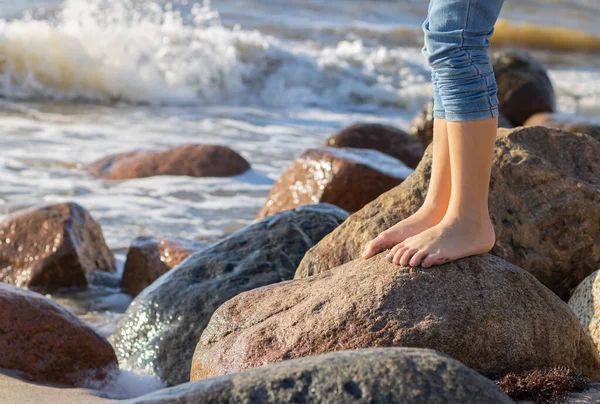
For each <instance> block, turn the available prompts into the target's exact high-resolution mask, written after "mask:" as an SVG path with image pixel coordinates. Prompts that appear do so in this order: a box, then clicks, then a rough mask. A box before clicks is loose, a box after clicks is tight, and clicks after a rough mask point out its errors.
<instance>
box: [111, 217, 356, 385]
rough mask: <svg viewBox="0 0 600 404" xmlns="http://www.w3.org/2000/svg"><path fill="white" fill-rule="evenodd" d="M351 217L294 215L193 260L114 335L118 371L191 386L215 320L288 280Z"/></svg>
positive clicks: (157, 285) (140, 301)
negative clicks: (247, 295) (244, 296)
mask: <svg viewBox="0 0 600 404" xmlns="http://www.w3.org/2000/svg"><path fill="white" fill-rule="evenodd" d="M346 217H347V213H346V212H344V211H343V210H341V209H339V208H337V207H334V206H332V205H314V206H306V207H301V208H297V209H295V210H291V211H286V212H282V213H279V214H277V215H274V216H271V217H269V218H267V219H264V220H262V221H260V222H258V223H255V224H253V225H250V226H248V227H246V228H244V229H242V230H240V231H238V232H236V233H234V234H232V235H230V236H229V237H227V238H225V239H223V240H221V241H220V242H218V243H217V244H215V245H213V246H211V247H208V248H207V249H205V250H202V251H200V252H198V253H195V254H194V255H192V256H190V257H189V258H188V259H187V260H185V261H184V262H183V263H181V265H179V266H178V267H177V268H175V269H173V270H171V271H169V272H167V273H166V274H165V275H163V276H162V277H161V278H159V279H158V280H157V281H155V282H154V283H153V284H152V285H150V286H149V287H148V288H146V289H144V291H143V292H142V293H141V294H139V295H138V296H137V298H136V299H135V300H134V301H133V302H132V304H131V305H130V306H129V308H128V309H127V312H126V313H125V314H124V316H123V318H122V319H121V320H120V322H119V324H118V329H117V332H116V333H115V334H114V335H113V337H112V338H113V343H114V346H115V347H116V350H117V355H118V357H119V361H120V362H121V364H122V365H123V366H124V367H125V368H128V369H133V370H137V371H143V372H146V373H149V374H152V375H156V376H158V377H160V378H161V379H162V380H164V381H166V382H167V383H169V384H179V383H184V382H186V381H188V380H189V371H190V363H191V359H192V355H193V352H194V347H195V346H196V343H197V342H198V339H199V338H200V334H201V333H202V330H203V329H204V326H205V325H206V324H207V323H208V321H209V319H210V316H211V315H212V313H213V312H214V311H215V310H216V309H217V307H219V306H220V305H221V304H223V302H225V301H227V300H228V299H230V298H232V297H233V296H235V295H237V294H239V293H241V292H244V291H246V290H250V289H254V288H257V287H260V286H263V285H268V284H271V283H275V282H280V281H282V280H285V279H290V278H292V277H293V275H294V270H295V268H296V267H297V266H298V264H299V263H300V260H301V259H302V256H304V254H305V252H306V251H307V250H308V249H309V248H310V247H312V246H313V245H314V244H315V243H317V242H318V241H319V240H320V239H321V238H323V237H324V236H325V235H326V234H327V233H329V232H331V231H332V230H333V229H334V228H336V227H337V226H338V225H339V224H340V223H341V222H343V221H344V220H345V219H346Z"/></svg>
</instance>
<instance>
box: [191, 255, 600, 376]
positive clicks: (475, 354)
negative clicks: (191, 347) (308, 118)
mask: <svg viewBox="0 0 600 404" xmlns="http://www.w3.org/2000/svg"><path fill="white" fill-rule="evenodd" d="M367 347H414V348H430V349H435V350H437V351H440V352H443V353H445V354H447V355H449V356H451V357H453V358H455V359H456V360H458V361H460V362H462V363H463V364H465V365H466V366H469V367H471V368H473V369H475V370H477V371H478V372H480V373H482V374H483V375H484V376H487V377H490V378H496V377H501V376H503V375H505V374H506V373H509V372H520V371H525V370H531V369H535V368H545V367H551V366H557V365H562V366H567V367H570V368H572V369H574V370H576V371H580V372H582V373H583V374H584V375H586V376H588V377H591V378H594V379H599V378H600V356H599V355H598V352H596V350H595V347H594V345H593V343H592V341H591V340H590V338H589V337H588V336H587V335H586V333H585V331H584V330H583V328H582V326H581V324H580V323H579V320H578V319H577V317H576V316H575V314H574V313H573V312H572V311H571V309H570V308H569V306H567V304H566V303H564V302H562V301H561V300H560V299H559V298H558V297H557V296H556V295H554V294H553V293H552V292H551V291H549V290H548V289H547V288H545V287H544V286H543V285H541V284H540V283H539V282H538V281H537V280H536V279H535V278H534V277H533V276H531V275H530V274H528V273H527V272H525V271H523V270H522V269H520V268H518V267H516V266H514V265H512V264H510V263H508V262H506V261H504V260H502V259H500V258H498V257H494V256H492V255H490V254H484V255H479V256H474V257H468V258H465V259H462V260H458V261H454V262H451V263H447V264H444V265H441V266H439V267H437V268H429V269H423V268H420V267H416V268H410V267H398V266H395V265H394V264H391V263H388V262H387V261H386V260H385V259H384V256H383V254H380V255H379V256H377V257H375V258H373V259H371V260H368V261H366V260H363V259H358V260H356V261H352V262H350V263H348V264H346V265H343V266H341V267H338V268H335V269H333V270H331V271H328V272H325V273H322V274H319V275H316V276H314V277H310V278H307V279H301V280H296V281H291V282H283V283H279V284H275V285H270V286H266V287H262V288H260V289H255V290H252V291H249V292H246V293H242V294H240V295H238V296H236V297H234V298H233V299H231V300H229V301H228V302H226V303H225V304H223V305H222V306H221V307H220V308H219V309H217V311H216V312H215V313H214V314H213V316H212V318H211V321H210V322H209V324H208V325H207V326H206V328H205V329H204V332H203V334H202V336H201V337H200V341H199V343H198V346H197V347H196V352H195V354H194V358H193V361H192V379H193V380H197V379H203V378H208V377H213V376H219V375H223V374H227V373H233V372H237V371H240V370H243V369H248V368H253V367H257V366H261V365H264V364H266V363H273V362H279V361H282V360H286V359H295V358H300V357H305V356H311V355H318V354H322V353H326V352H332V351H339V350H347V349H357V348H367Z"/></svg>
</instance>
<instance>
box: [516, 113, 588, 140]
mask: <svg viewBox="0 0 600 404" xmlns="http://www.w3.org/2000/svg"><path fill="white" fill-rule="evenodd" d="M523 126H546V127H548V128H556V129H562V130H566V131H567V132H572V133H586V134H588V135H590V136H591V137H593V138H594V139H596V140H598V141H600V125H596V124H595V123H592V122H586V121H585V119H581V118H578V117H567V116H564V115H559V114H548V113H539V114H535V115H533V116H531V117H530V118H529V119H528V120H527V121H526V122H525V123H524V124H523Z"/></svg>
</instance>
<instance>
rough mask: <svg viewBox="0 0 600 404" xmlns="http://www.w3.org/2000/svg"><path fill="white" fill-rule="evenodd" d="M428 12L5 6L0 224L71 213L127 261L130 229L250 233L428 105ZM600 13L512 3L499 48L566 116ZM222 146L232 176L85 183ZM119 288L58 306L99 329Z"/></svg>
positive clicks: (558, 3)
mask: <svg viewBox="0 0 600 404" xmlns="http://www.w3.org/2000/svg"><path fill="white" fill-rule="evenodd" d="M426 12H427V2H426V1H423V0H371V1H364V0H361V1H359V0H328V1H323V0H303V1H294V0H214V1H213V2H212V3H211V2H208V1H205V2H202V1H192V0H179V1H173V2H167V1H162V0H0V133H1V136H0V178H2V180H1V181H0V219H1V218H2V217H3V216H5V215H8V214H10V213H11V212H13V211H15V210H18V209H21V208H24V207H28V206H32V205H36V204H40V203H54V202H61V201H75V202H77V203H79V204H81V205H83V206H84V207H85V208H87V209H88V210H89V211H90V212H91V213H92V215H93V217H94V218H95V219H96V220H97V221H98V222H100V223H101V225H102V227H103V230H104V234H105V237H106V240H107V242H108V244H109V245H110V247H111V248H113V250H114V251H115V253H116V255H117V258H118V259H119V260H120V264H121V270H122V260H123V259H124V254H125V252H126V249H127V246H128V244H129V242H130V241H131V240H132V239H133V238H134V237H136V236H138V235H150V236H157V237H164V236H174V237H182V238H199V239H215V238H218V237H221V236H223V235H225V234H228V233H231V232H233V231H235V230H237V229H239V228H241V227H242V226H244V225H246V224H248V223H250V222H251V221H252V220H253V219H254V217H255V215H256V213H257V212H258V211H259V210H260V208H261V206H262V204H263V202H264V200H265V199H266V196H267V194H268V192H269V190H270V188H271V186H272V184H273V182H274V180H275V179H276V178H277V177H278V176H279V175H280V174H281V173H282V172H283V170H285V168H286V167H287V166H288V165H289V164H290V163H291V162H292V160H293V159H294V157H295V156H297V155H298V154H300V153H301V152H303V151H304V150H305V149H307V148H309V147H314V146H318V145H320V144H321V143H322V142H323V141H324V140H325V139H326V138H327V137H328V136H329V135H330V134H332V133H334V132H335V131H336V130H338V129H340V128H342V127H344V126H347V125H350V124H352V123H354V122H358V121H362V122H381V123H387V124H391V125H395V126H398V127H400V128H403V129H407V127H408V124H409V122H410V120H411V119H412V117H413V116H414V115H415V114H416V113H417V112H418V111H419V110H420V109H421V108H422V106H423V104H424V103H425V102H426V101H427V100H428V99H429V98H430V96H431V90H432V87H431V84H430V82H429V77H430V76H429V71H428V68H427V66H426V65H425V63H424V61H423V59H422V56H421V52H420V48H421V46H422V38H421V31H420V26H421V23H422V21H423V20H424V18H425V14H426ZM598 21H600V2H598V1H597V0H552V1H550V0H518V1H517V0H507V1H506V5H505V8H504V10H503V13H502V15H501V21H500V22H499V24H498V26H497V29H496V36H495V37H494V40H493V43H494V47H495V48H497V49H499V48H500V47H521V48H527V49H529V50H530V51H532V52H533V53H534V54H535V56H536V57H538V58H539V59H540V60H541V61H543V62H544V63H546V65H547V66H548V67H549V70H550V76H551V79H552V81H553V83H554V86H555V89H556V92H557V95H558V109H559V111H560V112H563V113H568V114H579V115H582V116H585V117H586V118H588V119H590V120H598V119H600V25H599V24H597V22H598ZM185 143H209V144H224V145H228V146H230V147H232V148H233V149H235V150H237V151H238V152H240V153H241V154H242V155H243V156H244V157H245V158H246V159H247V160H248V161H249V162H250V163H251V164H252V167H253V170H252V171H251V172H249V173H246V174H244V175H242V176H238V177H233V178H218V179H217V178H205V179H195V178H187V177H156V178H146V179H140V180H130V181H125V182H107V181H102V180H97V179H93V178H91V177H90V176H89V175H88V174H87V173H86V172H85V171H84V170H83V166H84V165H85V164H87V163H91V162H92V161H94V160H96V159H98V158H101V157H103V156H105V155H107V154H111V153H119V152H125V151H130V150H134V149H163V148H167V147H171V146H176V145H180V144H185ZM118 276H119V274H117V275H116V276H113V277H103V278H101V279H100V280H99V282H98V285H95V286H93V287H91V288H90V290H88V291H61V292H60V293H57V294H56V295H54V296H52V297H53V298H54V299H55V300H57V301H59V302H60V303H62V304H64V305H66V306H67V307H70V308H71V309H72V310H74V311H75V312H76V313H77V314H78V315H80V316H81V317H82V318H83V319H84V320H85V321H87V322H89V323H90V324H92V325H93V326H94V327H96V328H97V329H98V330H99V331H100V332H101V333H102V334H104V335H110V334H111V333H112V332H114V327H115V324H116V321H117V320H118V318H119V316H120V313H122V312H123V311H124V310H125V308H126V307H127V305H128V304H129V302H130V298H129V297H127V296H126V295H124V294H122V293H120V292H119V290H118Z"/></svg>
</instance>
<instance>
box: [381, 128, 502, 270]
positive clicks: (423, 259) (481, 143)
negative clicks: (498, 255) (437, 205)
mask: <svg viewBox="0 0 600 404" xmlns="http://www.w3.org/2000/svg"><path fill="white" fill-rule="evenodd" d="M497 127H498V118H488V119H482V120H476V121H466V122H448V140H449V144H450V165H451V167H452V195H451V196H450V203H449V206H448V210H447V212H446V215H445V216H444V218H443V219H442V221H441V222H440V223H438V224H437V225H436V226H433V227H431V228H429V229H428V230H426V231H424V232H422V233H420V234H418V235H416V236H414V237H410V238H408V239H406V240H405V241H404V242H403V243H401V245H400V247H399V248H397V249H396V253H395V255H394V257H393V262H394V263H396V264H399V265H411V266H417V265H422V266H423V267H430V266H432V265H436V264H442V263H445V262H448V261H453V260H456V259H459V258H463V257H467V256H470V255H476V254H483V253H486V252H488V251H490V250H491V249H492V247H493V246H494V242H495V234H494V228H493V226H492V222H491V220H490V217H489V212H488V186H489V181H490V172H491V167H492V157H493V150H494V141H495V139H496V128H497Z"/></svg>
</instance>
